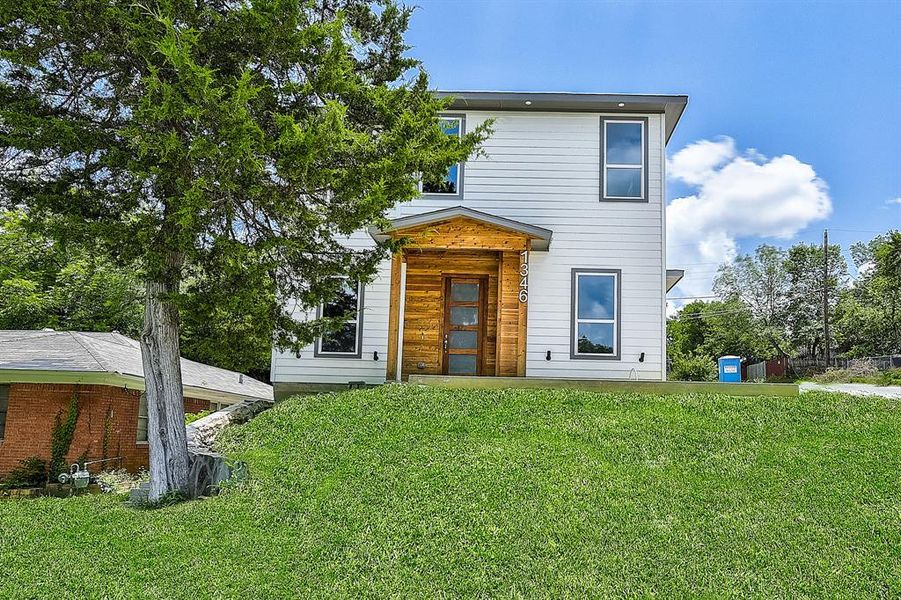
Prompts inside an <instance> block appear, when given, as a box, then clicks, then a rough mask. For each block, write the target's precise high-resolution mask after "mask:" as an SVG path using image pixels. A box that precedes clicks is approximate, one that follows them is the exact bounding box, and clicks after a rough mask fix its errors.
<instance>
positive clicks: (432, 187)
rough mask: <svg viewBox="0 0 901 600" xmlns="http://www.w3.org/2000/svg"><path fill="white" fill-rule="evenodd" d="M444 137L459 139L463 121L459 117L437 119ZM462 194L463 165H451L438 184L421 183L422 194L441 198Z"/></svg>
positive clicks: (461, 133)
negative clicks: (450, 136)
mask: <svg viewBox="0 0 901 600" xmlns="http://www.w3.org/2000/svg"><path fill="white" fill-rule="evenodd" d="M439 123H440V124H441V127H442V129H444V133H445V134H446V135H452V136H455V137H458V138H459V137H461V136H462V135H463V128H464V125H465V119H464V118H463V117H462V116H459V117H456V116H455V117H450V116H449V117H442V118H441V119H439ZM462 192H463V163H457V164H455V165H451V167H450V168H449V169H448V170H447V173H445V175H444V179H442V180H441V181H438V182H426V181H423V182H422V193H423V194H439V195H441V196H460V195H462Z"/></svg>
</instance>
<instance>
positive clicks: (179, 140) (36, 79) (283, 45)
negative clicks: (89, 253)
mask: <svg viewBox="0 0 901 600" xmlns="http://www.w3.org/2000/svg"><path fill="white" fill-rule="evenodd" d="M410 15H411V9H407V8H401V7H399V6H397V5H396V4H395V3H394V2H392V1H391V0H384V1H382V2H377V3H370V2H365V1H361V0H303V1H302V0H285V1H281V2H269V1H266V0H248V1H247V2H188V1H184V0H149V1H148V2H134V3H132V2H118V1H116V0H83V1H81V2H77V3H65V2H64V3H60V2H53V1H50V0H34V1H30V2H18V3H16V2H7V3H4V5H3V7H2V8H0V205H2V204H5V205H6V206H7V207H12V206H21V207H24V209H25V210H26V211H27V213H28V216H29V218H30V219H32V220H33V222H35V223H42V224H43V226H44V227H43V230H44V233H45V234H46V235H47V236H48V237H52V238H56V239H62V238H64V237H66V238H69V239H78V240H81V241H90V243H91V244H93V246H94V247H95V248H96V252H97V255H98V256H105V257H107V258H108V259H109V260H111V261H115V262H117V263H118V264H120V265H123V266H133V267H134V268H135V276H136V277H137V278H138V279H139V280H140V281H141V283H142V287H143V293H144V302H145V305H144V322H143V328H142V333H141V337H140V340H141V351H142V355H143V363H144V376H145V382H146V386H147V399H148V407H149V428H148V430H149V442H150V470H151V490H150V497H151V499H152V500H156V499H159V498H160V497H162V496H163V495H164V494H166V493H167V492H184V491H185V490H186V489H187V478H188V454H187V446H186V441H185V428H184V408H183V398H182V385H181V370H180V362H179V356H180V347H179V335H180V333H181V324H182V321H184V322H185V323H190V324H192V325H191V326H192V327H194V328H197V329H198V330H199V328H200V320H201V319H202V318H203V315H190V314H188V312H189V311H191V310H192V309H193V308H198V309H199V310H201V311H209V307H208V306H206V305H204V304H203V303H200V304H199V305H192V304H191V303H190V302H185V301H184V295H183V293H184V292H185V289H186V288H192V289H197V290H203V291H204V292H205V293H207V294H209V296H210V297H211V298H217V299H219V298H225V297H234V298H235V299H236V300H235V301H236V302H240V303H242V304H243V305H246V306H248V311H247V312H246V313H244V314H245V315H246V316H247V318H248V320H249V322H248V323H246V324H245V323H241V324H240V326H243V327H247V328H249V329H252V330H253V331H255V332H256V333H258V334H260V335H270V334H271V335H272V337H273V339H274V341H275V342H276V343H277V344H278V345H279V346H281V347H292V348H299V347H301V346H303V345H305V344H306V343H307V342H308V341H310V340H311V339H312V338H313V337H315V336H316V335H317V334H319V333H320V332H322V331H323V329H325V328H335V327H337V326H338V324H339V322H340V321H341V320H342V319H340V318H337V319H329V320H326V321H313V322H297V321H295V320H294V319H293V318H292V315H291V313H290V310H291V309H292V308H294V306H295V304H293V302H296V306H297V307H298V308H300V309H307V308H311V307H314V306H316V305H318V304H319V303H320V302H322V301H324V300H327V299H329V298H331V297H332V296H334V295H335V294H337V292H338V289H339V287H340V286H341V285H342V283H341V281H340V279H339V277H341V276H347V277H350V278H351V279H354V280H362V281H367V280H369V279H371V277H372V276H373V274H374V271H375V268H376V265H377V264H378V262H379V261H380V260H382V259H383V258H384V257H385V256H386V255H387V253H388V252H389V251H390V250H391V249H392V248H391V245H390V244H387V243H386V244H380V245H378V246H377V247H376V248H374V249H371V250H364V251H356V250H351V249H348V248H347V246H346V245H345V244H343V243H342V241H343V239H344V237H345V236H346V235H348V234H350V233H351V232H353V231H355V230H358V229H360V228H363V227H366V226H369V225H373V224H384V220H383V219H384V214H385V211H386V210H387V209H388V208H390V207H391V206H393V205H394V204H396V203H398V202H404V201H406V200H410V199H412V198H413V197H415V196H416V195H417V194H418V184H419V180H420V174H422V178H424V179H425V180H426V181H429V182H431V181H440V180H441V178H442V177H443V176H444V173H445V172H446V170H447V169H448V168H449V167H450V166H451V165H452V164H454V163H457V162H460V161H463V160H465V159H466V158H467V157H469V156H470V155H472V154H473V152H474V151H476V149H477V146H478V144H479V142H480V141H481V140H482V139H483V138H484V135H485V133H486V127H485V126H480V127H477V128H474V129H473V131H471V132H470V133H468V134H466V135H464V136H463V137H462V138H459V139H458V138H457V137H455V136H448V135H445V133H444V131H443V129H442V127H441V125H440V122H439V120H438V115H439V112H440V111H441V110H442V109H444V108H446V106H447V101H443V100H439V99H437V98H436V97H435V96H434V94H432V93H431V92H430V91H429V89H428V80H427V77H426V75H425V74H424V72H422V71H421V70H420V71H419V72H418V73H414V75H413V76H412V78H409V79H408V78H407V75H406V74H407V73H408V72H410V71H411V70H416V69H417V68H418V67H419V63H418V62H417V61H416V60H414V59H412V58H409V57H407V56H406V54H405V53H406V51H407V50H408V47H407V46H406V45H405V43H404V39H403V36H404V32H405V30H406V28H407V25H408V22H409V18H410ZM289 300H291V301H292V303H290V304H289ZM258 304H259V305H262V306H258ZM217 306H218V304H217ZM205 316H206V317H207V318H211V319H215V318H217V313H209V312H207V313H206V315H205ZM250 321H252V323H251V322H250Z"/></svg>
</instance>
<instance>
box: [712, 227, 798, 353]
mask: <svg viewBox="0 0 901 600" xmlns="http://www.w3.org/2000/svg"><path fill="white" fill-rule="evenodd" d="M786 256H787V254H786V252H785V250H782V249H781V248H776V247H775V246H769V245H767V244H761V245H760V246H758V247H757V250H756V251H755V252H754V254H753V255H742V256H739V257H738V258H736V259H735V261H734V262H733V263H731V264H730V263H727V264H724V265H722V266H721V267H720V268H719V272H718V273H717V276H716V278H715V279H714V282H713V291H714V292H716V294H717V295H719V296H720V297H721V298H723V299H726V300H739V301H741V302H742V303H743V304H744V305H745V306H747V307H748V309H749V310H750V312H751V315H752V317H753V319H754V321H755V322H756V323H757V325H758V327H759V329H760V331H759V334H760V335H761V337H763V338H765V339H766V340H768V342H769V344H770V345H771V346H772V349H773V351H774V352H775V353H776V354H779V355H785V354H786V353H787V352H786V349H785V348H784V340H785V337H786V334H787V330H788V309H789V289H790V285H791V280H790V277H789V274H788V271H787V270H786Z"/></svg>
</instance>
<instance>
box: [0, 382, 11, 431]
mask: <svg viewBox="0 0 901 600" xmlns="http://www.w3.org/2000/svg"><path fill="white" fill-rule="evenodd" d="M8 410H9V386H8V385H0V440H2V439H3V438H4V437H5V436H6V412H7V411H8Z"/></svg>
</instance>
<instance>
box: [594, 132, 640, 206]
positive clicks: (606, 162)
mask: <svg viewBox="0 0 901 600" xmlns="http://www.w3.org/2000/svg"><path fill="white" fill-rule="evenodd" d="M647 129H648V120H647V119H645V118H641V119H620V118H616V119H614V118H611V117H601V199H602V200H636V201H642V200H647V193H648V192H647V187H648V184H647V179H648V178H647V164H646V163H647V154H648V153H647Z"/></svg>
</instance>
